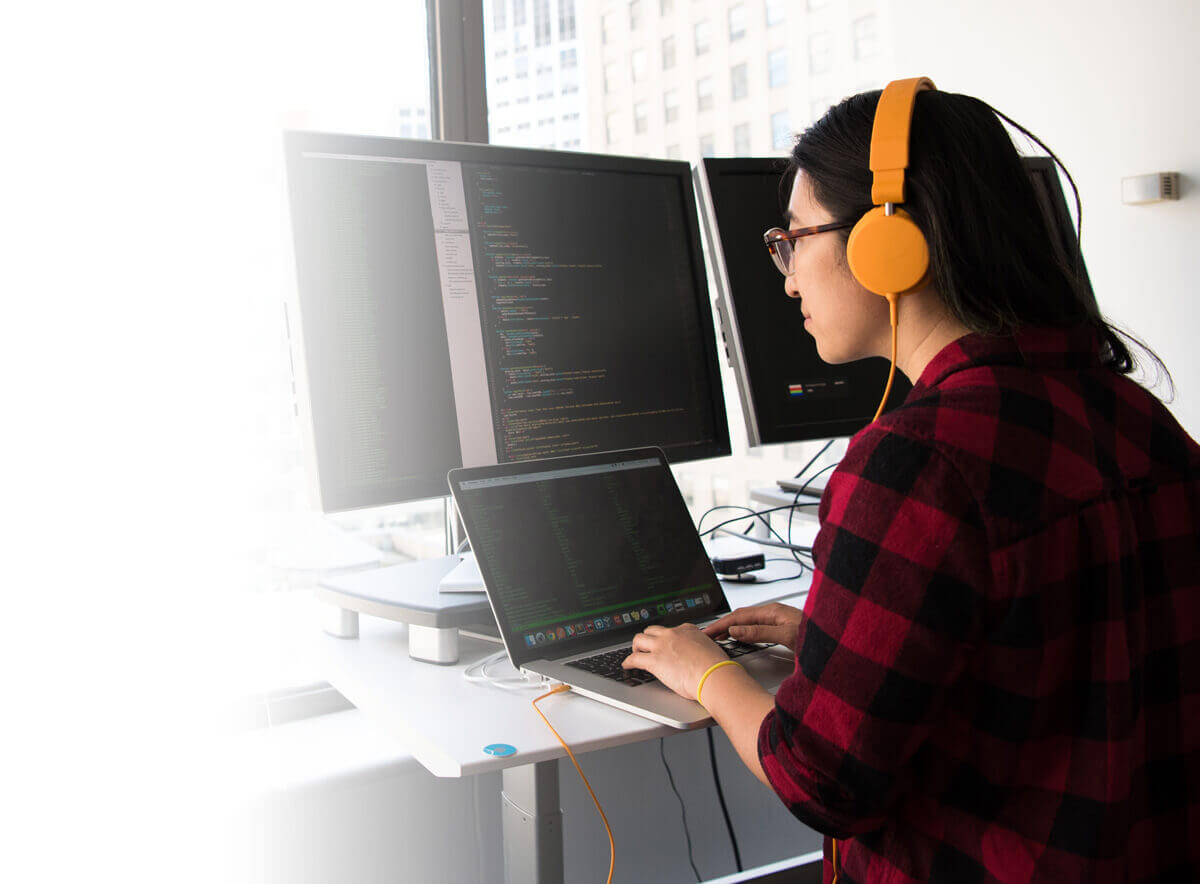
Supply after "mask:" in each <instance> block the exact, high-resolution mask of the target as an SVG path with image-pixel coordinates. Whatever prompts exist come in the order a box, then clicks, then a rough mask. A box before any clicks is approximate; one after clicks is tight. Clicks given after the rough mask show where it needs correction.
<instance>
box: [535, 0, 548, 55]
mask: <svg viewBox="0 0 1200 884" xmlns="http://www.w3.org/2000/svg"><path fill="white" fill-rule="evenodd" d="M533 45H534V46H549V45H550V0H533Z"/></svg>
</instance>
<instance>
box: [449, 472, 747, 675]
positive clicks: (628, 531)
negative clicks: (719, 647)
mask: <svg viewBox="0 0 1200 884" xmlns="http://www.w3.org/2000/svg"><path fill="white" fill-rule="evenodd" d="M546 463H547V464H548V467H547V469H545V470H541V471H536V472H527V473H525V474H522V475H506V476H494V477H485V478H475V479H464V480H462V481H460V482H458V483H457V484H458V487H457V489H456V495H455V496H456V498H457V499H458V500H459V504H460V508H461V510H462V512H463V518H464V520H465V521H466V523H467V530H468V533H469V534H470V537H471V541H472V545H473V546H474V548H475V553H476V556H477V559H478V561H479V566H480V569H481V571H482V572H483V573H484V577H485V579H486V580H487V584H488V589H489V593H490V594H491V597H492V603H493V606H494V607H495V609H496V614H497V618H498V619H499V620H500V626H501V629H502V630H503V631H504V632H505V634H506V637H507V638H508V639H509V641H510V648H512V649H514V650H515V648H522V649H534V648H537V649H538V650H539V651H543V652H545V651H546V650H547V648H545V647H543V646H552V645H553V646H558V645H559V643H562V642H579V640H581V639H583V640H587V639H589V638H601V637H603V638H608V639H610V640H613V641H615V640H618V639H619V637H620V636H619V632H620V631H627V632H628V633H629V634H632V633H634V632H636V631H639V630H641V629H643V628H645V626H646V625H647V624H648V623H652V622H656V621H673V622H679V621H680V620H682V619H696V618H700V617H703V616H705V615H706V614H710V613H715V612H719V611H723V610H726V609H727V607H728V606H727V604H726V603H725V597H724V593H723V592H722V591H721V589H720V587H719V585H718V583H717V581H716V579H715V575H714V574H713V570H712V566H711V564H710V563H709V561H708V559H707V557H706V556H705V554H704V551H703V547H702V546H701V545H700V543H699V539H698V538H697V536H696V530H695V527H694V526H693V525H692V522H691V517H690V516H689V514H688V511H687V508H686V506H685V505H684V503H683V499H682V497H681V496H680V494H679V489H678V487H677V486H676V485H675V482H674V478H673V477H672V476H671V473H670V471H669V470H668V469H667V467H666V466H665V465H664V464H663V463H661V462H660V461H659V460H658V459H656V458H653V457H650V458H646V459H642V460H626V461H624V462H619V463H611V462H610V463H601V464H593V465H584V466H567V467H565V468H562V467H558V468H556V467H553V466H550V465H551V464H553V463H554V462H553V461H550V462H546ZM597 633H602V634H604V635H602V636H600V635H597ZM579 643H580V644H582V642H579ZM556 650H557V648H556Z"/></svg>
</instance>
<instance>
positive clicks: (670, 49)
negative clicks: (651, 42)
mask: <svg viewBox="0 0 1200 884" xmlns="http://www.w3.org/2000/svg"><path fill="white" fill-rule="evenodd" d="M673 67H675V35H674V34H672V35H671V36H670V37H663V41H662V69H663V70H664V71H666V70H670V69H671V68H673Z"/></svg>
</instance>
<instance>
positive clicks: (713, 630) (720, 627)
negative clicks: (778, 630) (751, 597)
mask: <svg viewBox="0 0 1200 884" xmlns="http://www.w3.org/2000/svg"><path fill="white" fill-rule="evenodd" d="M800 616H801V613H800V611H799V610H797V609H796V608H792V607H789V606H788V605H781V604H779V603H778V602H772V603H771V604H769V605H754V606H753V607H749V608H738V609H737V610H736V611H732V612H730V613H728V614H726V615H725V616H724V617H722V618H721V619H720V620H717V621H715V622H713V623H710V624H709V625H708V626H706V627H704V631H705V632H706V633H707V634H708V635H709V636H710V637H713V638H719V637H721V636H723V635H725V634H726V633H728V631H729V628H730V627H731V626H763V625H766V626H778V625H780V624H784V623H788V622H795V623H799V622H800Z"/></svg>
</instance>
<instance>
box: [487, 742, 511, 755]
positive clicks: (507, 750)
mask: <svg viewBox="0 0 1200 884" xmlns="http://www.w3.org/2000/svg"><path fill="white" fill-rule="evenodd" d="M483 751H484V752H486V753H487V754H488V755H495V756H496V757H497V758H507V757H508V756H509V755H516V754H517V748H516V746H510V745H508V743H492V745H490V746H484V747H483Z"/></svg>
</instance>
